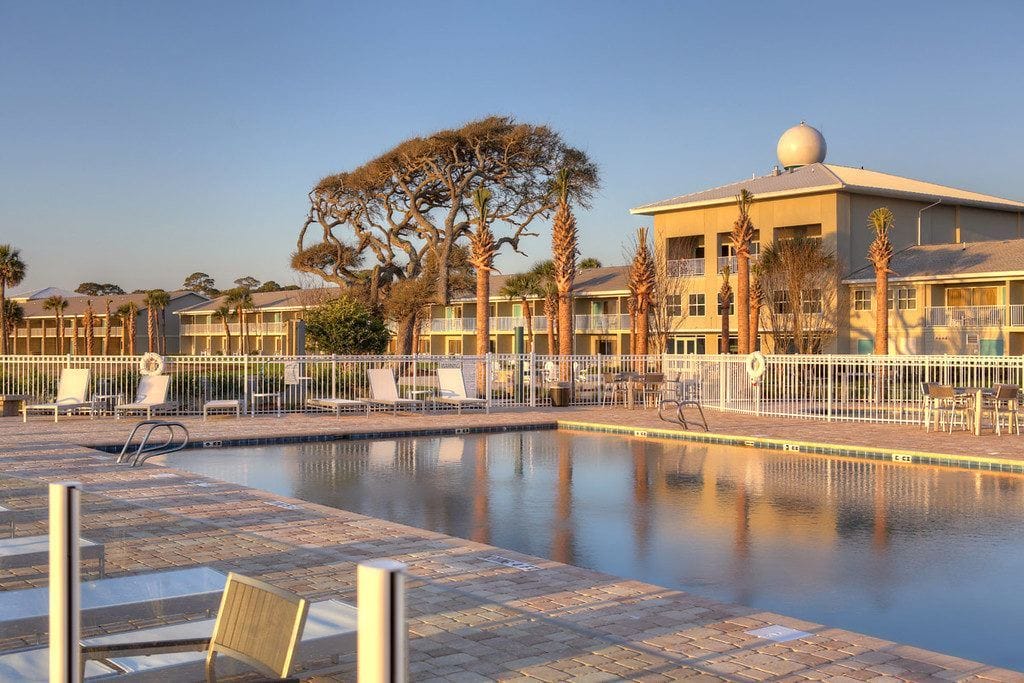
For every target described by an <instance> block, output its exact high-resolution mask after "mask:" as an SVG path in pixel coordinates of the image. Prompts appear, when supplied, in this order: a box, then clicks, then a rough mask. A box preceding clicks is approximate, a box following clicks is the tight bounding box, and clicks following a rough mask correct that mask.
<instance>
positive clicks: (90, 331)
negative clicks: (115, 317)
mask: <svg viewBox="0 0 1024 683" xmlns="http://www.w3.org/2000/svg"><path fill="white" fill-rule="evenodd" d="M82 325H84V326H85V355H87V356H91V355H92V352H93V342H94V341H95V332H96V317H95V316H94V315H93V313H92V299H86V300H85V314H84V315H83V316H82Z"/></svg>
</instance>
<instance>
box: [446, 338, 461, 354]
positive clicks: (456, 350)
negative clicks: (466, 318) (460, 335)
mask: <svg viewBox="0 0 1024 683" xmlns="http://www.w3.org/2000/svg"><path fill="white" fill-rule="evenodd" d="M448 355H449V356H461V355H462V340H461V339H449V340H448Z"/></svg>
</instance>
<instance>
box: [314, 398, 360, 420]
mask: <svg viewBox="0 0 1024 683" xmlns="http://www.w3.org/2000/svg"><path fill="white" fill-rule="evenodd" d="M306 405H307V406H309V407H310V408H319V409H320V410H330V411H332V412H334V414H335V415H337V416H338V417H341V411H342V410H353V411H355V410H359V411H362V412H365V413H366V414H367V415H369V414H370V404H369V403H367V402H366V401H360V400H359V399H353V398H308V399H306Z"/></svg>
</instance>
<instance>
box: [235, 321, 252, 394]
mask: <svg viewBox="0 0 1024 683" xmlns="http://www.w3.org/2000/svg"><path fill="white" fill-rule="evenodd" d="M238 329H239V330H241V329H242V328H238ZM242 403H244V404H245V405H244V406H243V410H242V412H243V413H245V412H248V409H249V404H250V397H249V356H248V355H245V356H242ZM253 410H255V408H253Z"/></svg>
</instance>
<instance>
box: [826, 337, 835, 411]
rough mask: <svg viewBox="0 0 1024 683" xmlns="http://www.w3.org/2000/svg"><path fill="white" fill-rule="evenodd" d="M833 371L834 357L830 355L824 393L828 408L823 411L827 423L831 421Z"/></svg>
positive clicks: (833, 384)
mask: <svg viewBox="0 0 1024 683" xmlns="http://www.w3.org/2000/svg"><path fill="white" fill-rule="evenodd" d="M834 371H835V357H834V356H833V355H832V354H831V353H830V354H829V355H828V380H827V381H826V382H825V391H827V392H828V406H827V408H826V409H825V419H826V421H828V422H831V421H832V394H833V390H834V389H835V382H834V381H833V379H832V375H833V374H834Z"/></svg>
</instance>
